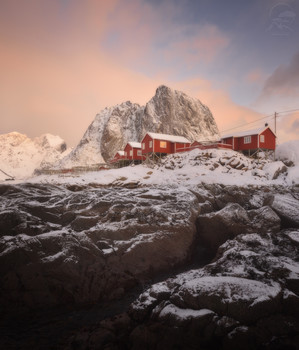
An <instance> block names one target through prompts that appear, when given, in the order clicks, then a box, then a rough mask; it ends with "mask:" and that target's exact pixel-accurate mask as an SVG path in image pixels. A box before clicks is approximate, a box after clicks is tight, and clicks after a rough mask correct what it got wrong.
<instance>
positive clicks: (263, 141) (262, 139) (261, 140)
mask: <svg viewBox="0 0 299 350" xmlns="http://www.w3.org/2000/svg"><path fill="white" fill-rule="evenodd" d="M260 143H265V135H260Z"/></svg>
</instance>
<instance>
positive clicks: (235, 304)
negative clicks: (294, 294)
mask: <svg viewBox="0 0 299 350" xmlns="http://www.w3.org/2000/svg"><path fill="white" fill-rule="evenodd" d="M280 296H281V289H280V288H277V287H272V286H268V285H266V284H264V283H261V282H258V281H253V280H248V279H243V278H235V277H225V276H223V277H216V276H213V277H210V276H209V277H201V278H196V279H193V280H190V281H187V282H186V283H184V285H182V286H181V287H180V288H179V289H178V291H176V292H175V293H174V294H172V297H171V301H172V302H173V303H175V304H180V305H183V306H184V307H185V308H186V307H187V308H192V309H195V310H200V309H202V308H207V309H210V310H212V311H214V312H216V313H217V314H220V315H227V316H228V317H231V318H233V319H235V320H237V321H240V322H245V323H251V322H255V321H256V320H258V319H260V318H261V317H264V316H267V315H268V314H269V313H273V312H275V311H276V310H278V309H279V306H280Z"/></svg>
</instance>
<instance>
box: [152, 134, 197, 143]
mask: <svg viewBox="0 0 299 350" xmlns="http://www.w3.org/2000/svg"><path fill="white" fill-rule="evenodd" d="M147 135H149V136H150V137H151V138H152V139H154V140H162V141H170V142H177V143H191V142H190V141H189V140H188V139H186V137H183V136H175V135H167V134H156V133H153V132H148V133H147Z"/></svg>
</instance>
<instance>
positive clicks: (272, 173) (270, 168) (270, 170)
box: [263, 161, 288, 180]
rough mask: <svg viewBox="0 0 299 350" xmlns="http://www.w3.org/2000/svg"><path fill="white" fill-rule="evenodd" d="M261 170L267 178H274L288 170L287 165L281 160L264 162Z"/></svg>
mask: <svg viewBox="0 0 299 350" xmlns="http://www.w3.org/2000/svg"><path fill="white" fill-rule="evenodd" d="M263 170H264V171H265V172H266V174H267V175H268V177H269V180H276V179H277V178H278V177H279V176H280V175H281V174H283V173H286V172H287V171H288V169H287V167H286V166H285V165H284V163H283V162H281V161H279V162H272V163H268V164H265V165H264V167H263Z"/></svg>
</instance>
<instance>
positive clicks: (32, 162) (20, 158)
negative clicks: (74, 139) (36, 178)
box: [0, 132, 68, 180]
mask: <svg viewBox="0 0 299 350" xmlns="http://www.w3.org/2000/svg"><path fill="white" fill-rule="evenodd" d="M66 148H67V147H66V143H65V141H64V140H63V139H61V138H60V137H59V136H54V135H51V134H44V135H41V136H39V137H36V138H34V139H30V138H29V137H27V136H26V135H24V134H20V133H18V132H11V133H8V134H2V135H0V149H1V154H0V170H1V171H0V180H4V179H6V178H8V176H7V175H5V174H4V173H6V174H8V175H10V176H12V177H15V178H24V177H28V176H31V175H32V174H33V172H34V170H35V169H37V168H41V167H43V168H44V167H47V166H51V165H52V164H53V163H55V162H57V161H58V160H59V159H61V158H62V157H64V156H65V155H66V153H67V152H68V151H66Z"/></svg>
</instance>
